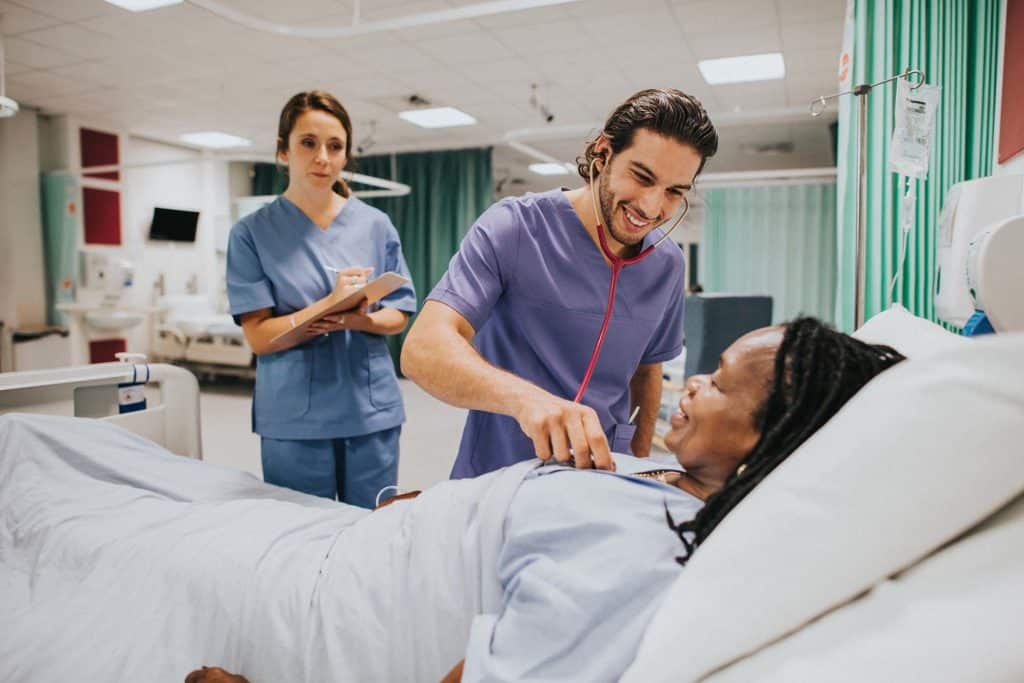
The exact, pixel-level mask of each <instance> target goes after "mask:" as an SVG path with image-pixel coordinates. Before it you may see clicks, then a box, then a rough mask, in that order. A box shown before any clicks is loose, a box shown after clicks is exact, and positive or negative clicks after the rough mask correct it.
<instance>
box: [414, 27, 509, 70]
mask: <svg viewBox="0 0 1024 683" xmlns="http://www.w3.org/2000/svg"><path fill="white" fill-rule="evenodd" d="M418 47H420V48H421V49H422V50H424V51H425V52H426V53H427V54H429V55H431V56H433V57H436V58H437V59H439V60H440V61H442V62H444V63H445V64H452V65H458V64H462V63H463V62H466V61H469V60H484V59H487V60H494V59H503V58H506V57H511V56H512V52H511V50H509V49H508V48H506V47H504V46H503V45H502V44H501V43H499V42H498V41H496V40H495V39H494V37H493V36H491V35H489V34H487V33H486V32H485V31H482V30H480V31H476V32H473V33H470V34H468V35H461V36H452V37H449V38H440V39H435V40H426V41H423V42H422V43H419V44H418Z"/></svg>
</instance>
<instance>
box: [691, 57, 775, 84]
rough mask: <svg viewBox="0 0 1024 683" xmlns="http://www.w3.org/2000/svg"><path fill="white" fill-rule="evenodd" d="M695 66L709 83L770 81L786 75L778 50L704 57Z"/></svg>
mask: <svg viewBox="0 0 1024 683" xmlns="http://www.w3.org/2000/svg"><path fill="white" fill-rule="evenodd" d="M697 68H698V69H700V75H701V76H703V77H704V80H705V81H707V82H708V84H709V85H724V84H726V83H750V82H753V81H772V80H777V79H779V78H785V77H786V63H785V62H784V61H783V59H782V54H780V53H778V52H769V53H766V54H761V55H746V56H743V57H725V58H723V59H705V60H702V61H700V62H697Z"/></svg>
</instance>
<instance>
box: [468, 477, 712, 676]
mask: <svg viewBox="0 0 1024 683" xmlns="http://www.w3.org/2000/svg"><path fill="white" fill-rule="evenodd" d="M535 472H536V474H531V475H528V478H527V479H525V480H524V481H523V483H522V485H521V486H520V488H519V490H518V491H517V493H516V495H515V498H513V500H512V503H511V505H510V506H509V511H508V513H507V515H506V519H505V537H506V539H507V540H506V542H505V545H504V547H503V548H502V550H501V553H500V554H499V557H498V579H499V581H501V584H502V590H503V598H502V605H501V607H500V610H499V611H498V612H497V613H496V614H483V615H480V616H478V617H476V618H474V620H473V624H472V626H471V631H470V637H469V644H468V647H467V649H466V664H465V669H464V671H463V678H462V680H463V681H464V683H469V682H471V681H520V680H531V681H580V682H581V683H582V682H587V683H589V682H591V681H612V680H618V679H619V677H620V676H621V675H622V674H623V673H624V672H625V670H626V668H627V667H628V666H629V664H630V663H631V662H632V661H633V658H634V657H635V656H636V652H637V649H638V647H639V645H640V640H641V638H642V637H643V634H644V630H645V629H646V628H647V624H648V623H649V622H650V620H651V619H652V618H653V617H654V613H655V612H656V611H657V609H658V607H659V606H660V601H661V599H662V598H663V597H664V596H665V595H666V594H667V593H668V591H669V590H670V588H671V586H672V584H673V582H674V581H675V579H676V578H677V577H678V576H679V574H680V572H681V571H683V569H682V567H680V566H679V564H678V562H676V558H677V557H679V556H681V555H683V554H685V550H684V547H683V544H682V543H681V542H680V540H679V537H678V536H677V535H676V534H675V532H674V531H673V530H672V529H670V528H669V526H668V524H667V523H666V517H665V511H666V510H669V511H670V512H671V514H672V517H673V519H674V521H675V522H676V523H677V524H678V523H680V522H682V521H685V520H688V519H692V518H693V516H694V515H696V513H697V511H698V510H699V509H700V508H701V507H702V505H703V503H702V502H701V501H700V500H698V499H697V498H694V497H693V496H690V495H689V494H687V493H685V492H683V491H680V490H679V489H677V488H675V487H672V486H668V485H665V484H661V483H657V482H652V481H650V480H643V479H636V478H627V477H624V476H623V475H618V474H614V473H610V472H608V473H606V472H595V471H586V472H579V471H574V470H570V469H567V468H562V467H542V468H538V469H537V470H536V471H535Z"/></svg>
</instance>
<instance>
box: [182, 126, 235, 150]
mask: <svg viewBox="0 0 1024 683" xmlns="http://www.w3.org/2000/svg"><path fill="white" fill-rule="evenodd" d="M181 140H182V142H187V143H188V144H190V145H198V146H199V147H212V148H213V149H226V148H228V147H248V146H249V145H251V144H252V140H246V139H245V138H240V137H238V136H237V135H228V134H227V133H221V132H219V131H215V130H208V131H204V132H201V133H185V134H184V135H182V136H181Z"/></svg>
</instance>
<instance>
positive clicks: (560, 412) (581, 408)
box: [515, 392, 615, 470]
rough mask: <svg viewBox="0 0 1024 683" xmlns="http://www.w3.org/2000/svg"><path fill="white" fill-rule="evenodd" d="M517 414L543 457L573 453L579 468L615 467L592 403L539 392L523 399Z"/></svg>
mask: <svg viewBox="0 0 1024 683" xmlns="http://www.w3.org/2000/svg"><path fill="white" fill-rule="evenodd" d="M515 418H516V421H518V422H519V428H520V429H522V430H523V433H524V434H526V435H527V436H528V437H530V439H531V440H532V441H533V448H534V451H535V452H536V454H537V457H538V458H540V459H541V460H549V459H551V458H552V457H553V458H554V459H555V460H557V461H558V462H569V458H570V456H571V457H572V458H573V460H575V462H576V467H577V468H580V469H589V468H591V467H596V468H598V469H601V470H614V469H615V461H613V460H612V454H611V449H609V448H608V438H607V437H606V436H605V435H604V430H603V429H601V421H600V420H599V419H598V418H597V413H596V412H594V409H593V408H591V407H590V406H585V405H582V404H580V403H573V402H572V401H566V400H565V399H561V398H558V397H557V396H553V395H551V394H549V393H547V392H538V393H537V394H535V395H533V396H531V397H529V398H528V399H526V400H525V401H524V402H523V405H522V406H521V408H520V409H519V410H517V411H516V413H515ZM570 449H572V452H571V453H570Z"/></svg>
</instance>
